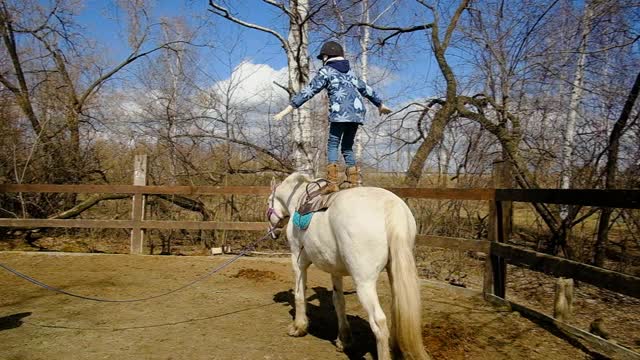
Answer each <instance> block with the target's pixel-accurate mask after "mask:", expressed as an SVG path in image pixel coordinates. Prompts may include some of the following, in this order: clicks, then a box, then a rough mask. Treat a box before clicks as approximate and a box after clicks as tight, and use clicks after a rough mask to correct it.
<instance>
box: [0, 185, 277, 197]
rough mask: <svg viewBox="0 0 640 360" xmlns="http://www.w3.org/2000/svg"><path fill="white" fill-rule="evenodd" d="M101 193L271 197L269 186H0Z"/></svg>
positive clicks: (3, 188) (2, 188) (3, 189)
mask: <svg viewBox="0 0 640 360" xmlns="http://www.w3.org/2000/svg"><path fill="white" fill-rule="evenodd" d="M8 192H11V193H16V192H27V193H28V192H32V193H76V194H87V193H99V194H142V195H154V194H163V195H231V194H233V195H269V193H270V192H271V188H270V187H269V186H164V185H50V184H0V193H8Z"/></svg>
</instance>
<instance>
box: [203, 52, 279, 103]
mask: <svg viewBox="0 0 640 360" xmlns="http://www.w3.org/2000/svg"><path fill="white" fill-rule="evenodd" d="M274 81H276V82H277V83H279V84H282V85H284V86H286V85H287V68H286V67H284V68H282V69H274V68H272V67H271V66H269V65H267V64H254V63H252V62H251V61H249V60H245V61H243V62H241V63H240V64H239V65H238V66H236V68H235V69H233V72H232V73H231V76H230V77H229V78H228V79H225V80H222V81H219V82H217V83H216V84H215V85H214V86H213V91H214V92H215V93H216V94H218V95H219V96H221V97H222V98H225V97H227V96H228V97H229V98H230V100H231V103H232V104H233V105H235V106H241V107H244V108H254V107H260V106H265V105H266V104H268V103H271V102H277V103H282V102H285V101H287V99H288V95H287V93H286V92H285V91H284V90H283V89H281V88H280V87H278V86H277V85H275V84H274V83H273V82H274Z"/></svg>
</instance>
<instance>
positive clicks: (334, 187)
mask: <svg viewBox="0 0 640 360" xmlns="http://www.w3.org/2000/svg"><path fill="white" fill-rule="evenodd" d="M327 181H328V182H329V183H328V184H327V186H325V187H324V188H323V189H322V191H321V194H322V195H326V194H330V193H333V192H336V191H338V190H340V188H338V164H328V165H327Z"/></svg>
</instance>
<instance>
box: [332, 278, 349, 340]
mask: <svg viewBox="0 0 640 360" xmlns="http://www.w3.org/2000/svg"><path fill="white" fill-rule="evenodd" d="M331 281H332V282H333V306H334V307H335V309H336V316H337V318H338V339H336V348H337V349H338V351H344V350H345V349H346V348H348V347H349V346H351V327H349V321H348V320H347V314H346V312H345V304H344V289H343V287H342V276H339V275H331Z"/></svg>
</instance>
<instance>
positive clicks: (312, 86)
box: [291, 69, 329, 109]
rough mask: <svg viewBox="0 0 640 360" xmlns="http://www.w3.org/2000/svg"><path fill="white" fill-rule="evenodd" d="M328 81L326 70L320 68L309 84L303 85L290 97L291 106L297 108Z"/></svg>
mask: <svg viewBox="0 0 640 360" xmlns="http://www.w3.org/2000/svg"><path fill="white" fill-rule="evenodd" d="M328 82H329V75H328V74H327V70H325V69H320V71H318V74H317V75H316V76H315V77H314V78H313V79H312V80H311V82H310V83H309V85H307V86H305V87H304V88H303V89H302V90H301V91H300V92H299V93H298V94H296V95H295V96H294V97H293V98H292V99H291V106H293V107H294V108H296V109H297V108H299V107H300V106H302V105H303V104H304V103H306V102H307V101H309V100H310V99H311V98H312V97H314V96H315V95H316V94H317V93H319V92H320V90H322V89H324V88H325V87H326V86H327V83H328Z"/></svg>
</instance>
